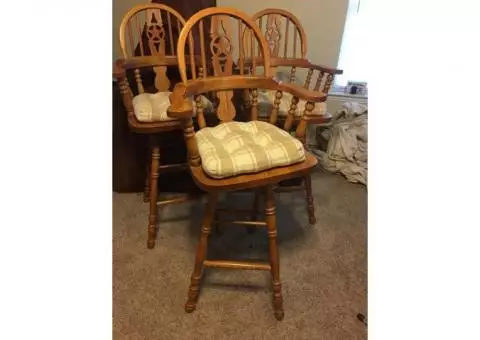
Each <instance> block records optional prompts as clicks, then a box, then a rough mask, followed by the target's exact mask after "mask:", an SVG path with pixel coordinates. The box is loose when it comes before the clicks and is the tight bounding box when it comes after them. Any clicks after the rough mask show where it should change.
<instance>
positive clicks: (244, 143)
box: [195, 121, 305, 178]
mask: <svg viewBox="0 0 480 340" xmlns="http://www.w3.org/2000/svg"><path fill="white" fill-rule="evenodd" d="M195 137H196V140H197V145H198V151H199V153H200V157H201V159H202V167H203V170H204V171H205V172H206V173H207V174H208V175H209V176H211V177H213V178H225V177H230V176H236V175H240V174H246V173H255V172H259V171H264V170H268V169H272V168H275V167H279V166H284V165H290V164H294V163H298V162H301V161H303V160H305V150H304V148H303V145H302V143H301V142H300V141H299V140H297V139H296V138H294V137H292V136H290V134H289V133H288V132H286V131H284V130H282V129H279V128H278V127H276V126H274V125H272V124H269V123H266V122H262V121H253V122H248V123H243V122H228V123H223V124H220V125H218V126H216V127H207V128H203V129H201V130H200V131H198V132H197V133H196V134H195Z"/></svg>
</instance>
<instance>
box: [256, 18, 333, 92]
mask: <svg viewBox="0 0 480 340" xmlns="http://www.w3.org/2000/svg"><path fill="white" fill-rule="evenodd" d="M252 18H253V20H254V21H255V22H256V24H257V25H258V27H259V28H260V30H261V31H262V33H263V34H264V36H265V39H266V40H267V42H268V46H269V51H270V55H271V57H272V61H271V65H272V70H271V72H272V74H273V75H276V74H277V71H278V68H279V67H287V68H290V72H289V73H290V74H289V77H288V79H285V80H284V81H287V82H289V83H292V84H294V83H295V82H296V81H297V69H298V68H300V69H302V70H306V72H307V73H306V76H305V82H304V83H303V86H304V87H305V88H306V89H312V90H314V91H321V92H323V93H328V92H329V90H330V87H331V85H332V83H333V79H334V76H335V74H338V73H339V71H338V70H335V69H332V68H328V67H325V66H322V65H313V64H312V63H310V61H309V60H308V59H307V35H306V33H305V30H304V29H303V26H302V24H301V23H300V20H299V19H298V18H297V17H296V16H295V15H294V14H292V13H290V12H288V11H286V10H284V9H280V8H267V9H264V10H261V11H259V12H257V13H255V14H254V15H253V16H252ZM315 71H317V75H316V78H315V76H314V72H315ZM312 79H315V82H314V85H313V84H312ZM312 85H313V86H312Z"/></svg>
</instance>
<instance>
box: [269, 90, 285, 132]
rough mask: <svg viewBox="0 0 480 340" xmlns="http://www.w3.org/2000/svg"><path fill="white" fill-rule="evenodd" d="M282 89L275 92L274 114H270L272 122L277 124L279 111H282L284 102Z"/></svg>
mask: <svg viewBox="0 0 480 340" xmlns="http://www.w3.org/2000/svg"><path fill="white" fill-rule="evenodd" d="M282 96H283V92H282V91H277V92H276V93H275V100H274V101H273V109H272V114H271V115H270V124H274V125H275V124H276V123H277V118H278V112H279V111H280V103H281V102H282Z"/></svg>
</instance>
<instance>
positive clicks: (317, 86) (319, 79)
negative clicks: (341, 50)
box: [313, 71, 325, 91]
mask: <svg viewBox="0 0 480 340" xmlns="http://www.w3.org/2000/svg"><path fill="white" fill-rule="evenodd" d="M324 74H325V71H319V72H318V77H317V82H316V83H315V87H314V88H313V89H314V90H315V91H318V90H319V89H320V85H322V82H323V75H324Z"/></svg>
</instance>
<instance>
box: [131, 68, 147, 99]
mask: <svg viewBox="0 0 480 340" xmlns="http://www.w3.org/2000/svg"><path fill="white" fill-rule="evenodd" d="M134 73H135V81H136V82H137V87H138V93H144V92H145V90H144V88H143V83H142V76H141V75H140V70H139V69H138V68H136V69H135V72H134Z"/></svg>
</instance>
